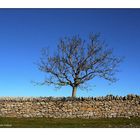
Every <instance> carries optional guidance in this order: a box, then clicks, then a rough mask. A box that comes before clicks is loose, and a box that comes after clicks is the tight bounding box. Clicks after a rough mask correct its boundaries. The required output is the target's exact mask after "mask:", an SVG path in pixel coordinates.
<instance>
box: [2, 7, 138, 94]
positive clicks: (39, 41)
mask: <svg viewBox="0 0 140 140" xmlns="http://www.w3.org/2000/svg"><path fill="white" fill-rule="evenodd" d="M90 32H101V36H102V38H103V39H104V40H105V41H106V43H107V44H108V46H109V47H110V48H113V49H114V54H115V55H117V56H125V60H124V62H123V63H122V64H121V66H120V67H119V69H120V72H119V73H118V74H117V75H116V77H117V78H118V79H119V81H117V82H116V83H114V84H111V85H109V84H108V81H105V80H102V79H97V78H96V79H93V80H92V81H91V82H90V84H91V85H92V86H93V87H92V90H90V91H89V92H87V91H81V90H78V93H77V95H78V96H104V95H107V94H110V93H112V94H113V95H126V94H129V93H135V94H140V74H139V72H140V62H139V61H140V9H0V96H71V88H68V87H64V88H62V89H61V90H54V88H53V87H48V86H34V85H33V84H32V83H31V81H32V80H33V81H41V80H43V77H44V74H43V73H41V72H40V71H38V69H37V67H36V65H34V62H36V61H38V59H39V57H40V50H41V48H43V47H46V46H49V47H50V49H51V51H53V50H55V48H56V44H57V42H58V40H59V39H60V38H61V37H64V36H71V35H75V34H79V35H80V36H82V37H83V38H84V37H87V36H88V34H89V33H90Z"/></svg>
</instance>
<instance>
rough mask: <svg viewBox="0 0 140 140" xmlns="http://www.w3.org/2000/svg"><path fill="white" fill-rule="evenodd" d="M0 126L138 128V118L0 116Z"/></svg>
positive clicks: (139, 126) (139, 124) (139, 119)
mask: <svg viewBox="0 0 140 140" xmlns="http://www.w3.org/2000/svg"><path fill="white" fill-rule="evenodd" d="M0 127H1V128H140V118H131V119H128V118H110V119H78V118H76V119H48V118H2V117H1V118H0Z"/></svg>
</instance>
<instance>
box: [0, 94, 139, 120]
mask: <svg viewBox="0 0 140 140" xmlns="http://www.w3.org/2000/svg"><path fill="white" fill-rule="evenodd" d="M0 117H19V118H20V117H26V118H27V117H46V118H87V119H88V118H112V117H125V118H130V117H140V96H139V95H127V96H125V97H119V96H112V95H108V96H106V97H96V98H91V97H90V98H74V99H73V98H69V97H67V98H52V97H40V98H8V97H5V98H0Z"/></svg>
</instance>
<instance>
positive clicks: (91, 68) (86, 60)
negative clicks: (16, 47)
mask: <svg viewBox="0 0 140 140" xmlns="http://www.w3.org/2000/svg"><path fill="white" fill-rule="evenodd" d="M120 62H121V59H120V58H117V57H115V56H113V53H112V49H108V48H107V45H106V44H105V43H104V41H101V39H100V35H99V34H93V33H92V34H90V35H89V38H88V41H85V40H83V39H82V38H81V37H79V36H72V37H65V38H63V39H60V41H59V43H58V46H57V49H56V52H55V53H54V54H53V55H50V54H49V53H48V49H47V48H46V49H45V48H44V49H43V51H42V55H41V58H40V62H39V63H38V67H39V70H40V71H42V72H45V73H46V74H47V75H46V78H45V80H44V81H43V83H42V84H48V85H50V84H53V85H55V86H56V87H62V86H71V87H72V97H76V91H77V88H78V87H81V86H83V85H85V83H86V82H87V81H89V80H91V79H93V78H94V77H101V78H104V79H106V80H108V81H111V82H115V81H116V78H115V77H114V74H115V72H116V71H117V69H116V68H117V66H118V64H119V63H120Z"/></svg>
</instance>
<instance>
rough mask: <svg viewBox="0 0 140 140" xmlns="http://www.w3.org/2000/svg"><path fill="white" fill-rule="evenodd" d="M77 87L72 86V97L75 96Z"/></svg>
mask: <svg viewBox="0 0 140 140" xmlns="http://www.w3.org/2000/svg"><path fill="white" fill-rule="evenodd" d="M76 91H77V87H73V89H72V97H76Z"/></svg>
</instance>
